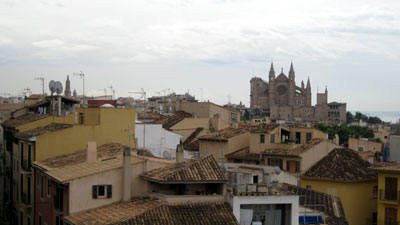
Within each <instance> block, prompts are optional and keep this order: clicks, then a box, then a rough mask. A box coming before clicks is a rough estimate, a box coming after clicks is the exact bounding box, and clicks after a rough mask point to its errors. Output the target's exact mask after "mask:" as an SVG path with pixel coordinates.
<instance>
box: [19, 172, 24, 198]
mask: <svg viewBox="0 0 400 225" xmlns="http://www.w3.org/2000/svg"><path fill="white" fill-rule="evenodd" d="M20 185H21V186H20V187H21V199H22V197H23V196H22V195H24V175H23V174H21V182H20Z"/></svg>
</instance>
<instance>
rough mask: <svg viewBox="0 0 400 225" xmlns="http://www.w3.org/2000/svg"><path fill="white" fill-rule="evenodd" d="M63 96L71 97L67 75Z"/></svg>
mask: <svg viewBox="0 0 400 225" xmlns="http://www.w3.org/2000/svg"><path fill="white" fill-rule="evenodd" d="M64 95H65V96H71V81H69V75H67V80H66V81H65V91H64Z"/></svg>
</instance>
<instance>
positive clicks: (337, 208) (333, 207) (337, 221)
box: [281, 184, 348, 225]
mask: <svg viewBox="0 0 400 225" xmlns="http://www.w3.org/2000/svg"><path fill="white" fill-rule="evenodd" d="M281 189H282V190H285V191H288V192H289V193H291V194H295V195H299V196H300V197H299V204H300V206H303V207H305V208H309V209H313V210H317V211H320V212H323V213H325V215H326V223H327V224H329V225H348V222H347V220H346V216H345V214H344V209H343V205H342V201H341V200H340V198H339V197H335V196H332V195H328V194H325V193H322V192H317V191H314V190H310V189H306V188H302V187H299V186H294V185H290V184H283V185H282V188H281Z"/></svg>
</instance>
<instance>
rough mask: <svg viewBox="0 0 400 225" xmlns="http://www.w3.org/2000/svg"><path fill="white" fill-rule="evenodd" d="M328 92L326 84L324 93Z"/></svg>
mask: <svg viewBox="0 0 400 225" xmlns="http://www.w3.org/2000/svg"><path fill="white" fill-rule="evenodd" d="M327 93H328V86H325V94H327Z"/></svg>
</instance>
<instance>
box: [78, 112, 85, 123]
mask: <svg viewBox="0 0 400 225" xmlns="http://www.w3.org/2000/svg"><path fill="white" fill-rule="evenodd" d="M83 123H84V120H83V113H79V124H83Z"/></svg>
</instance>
